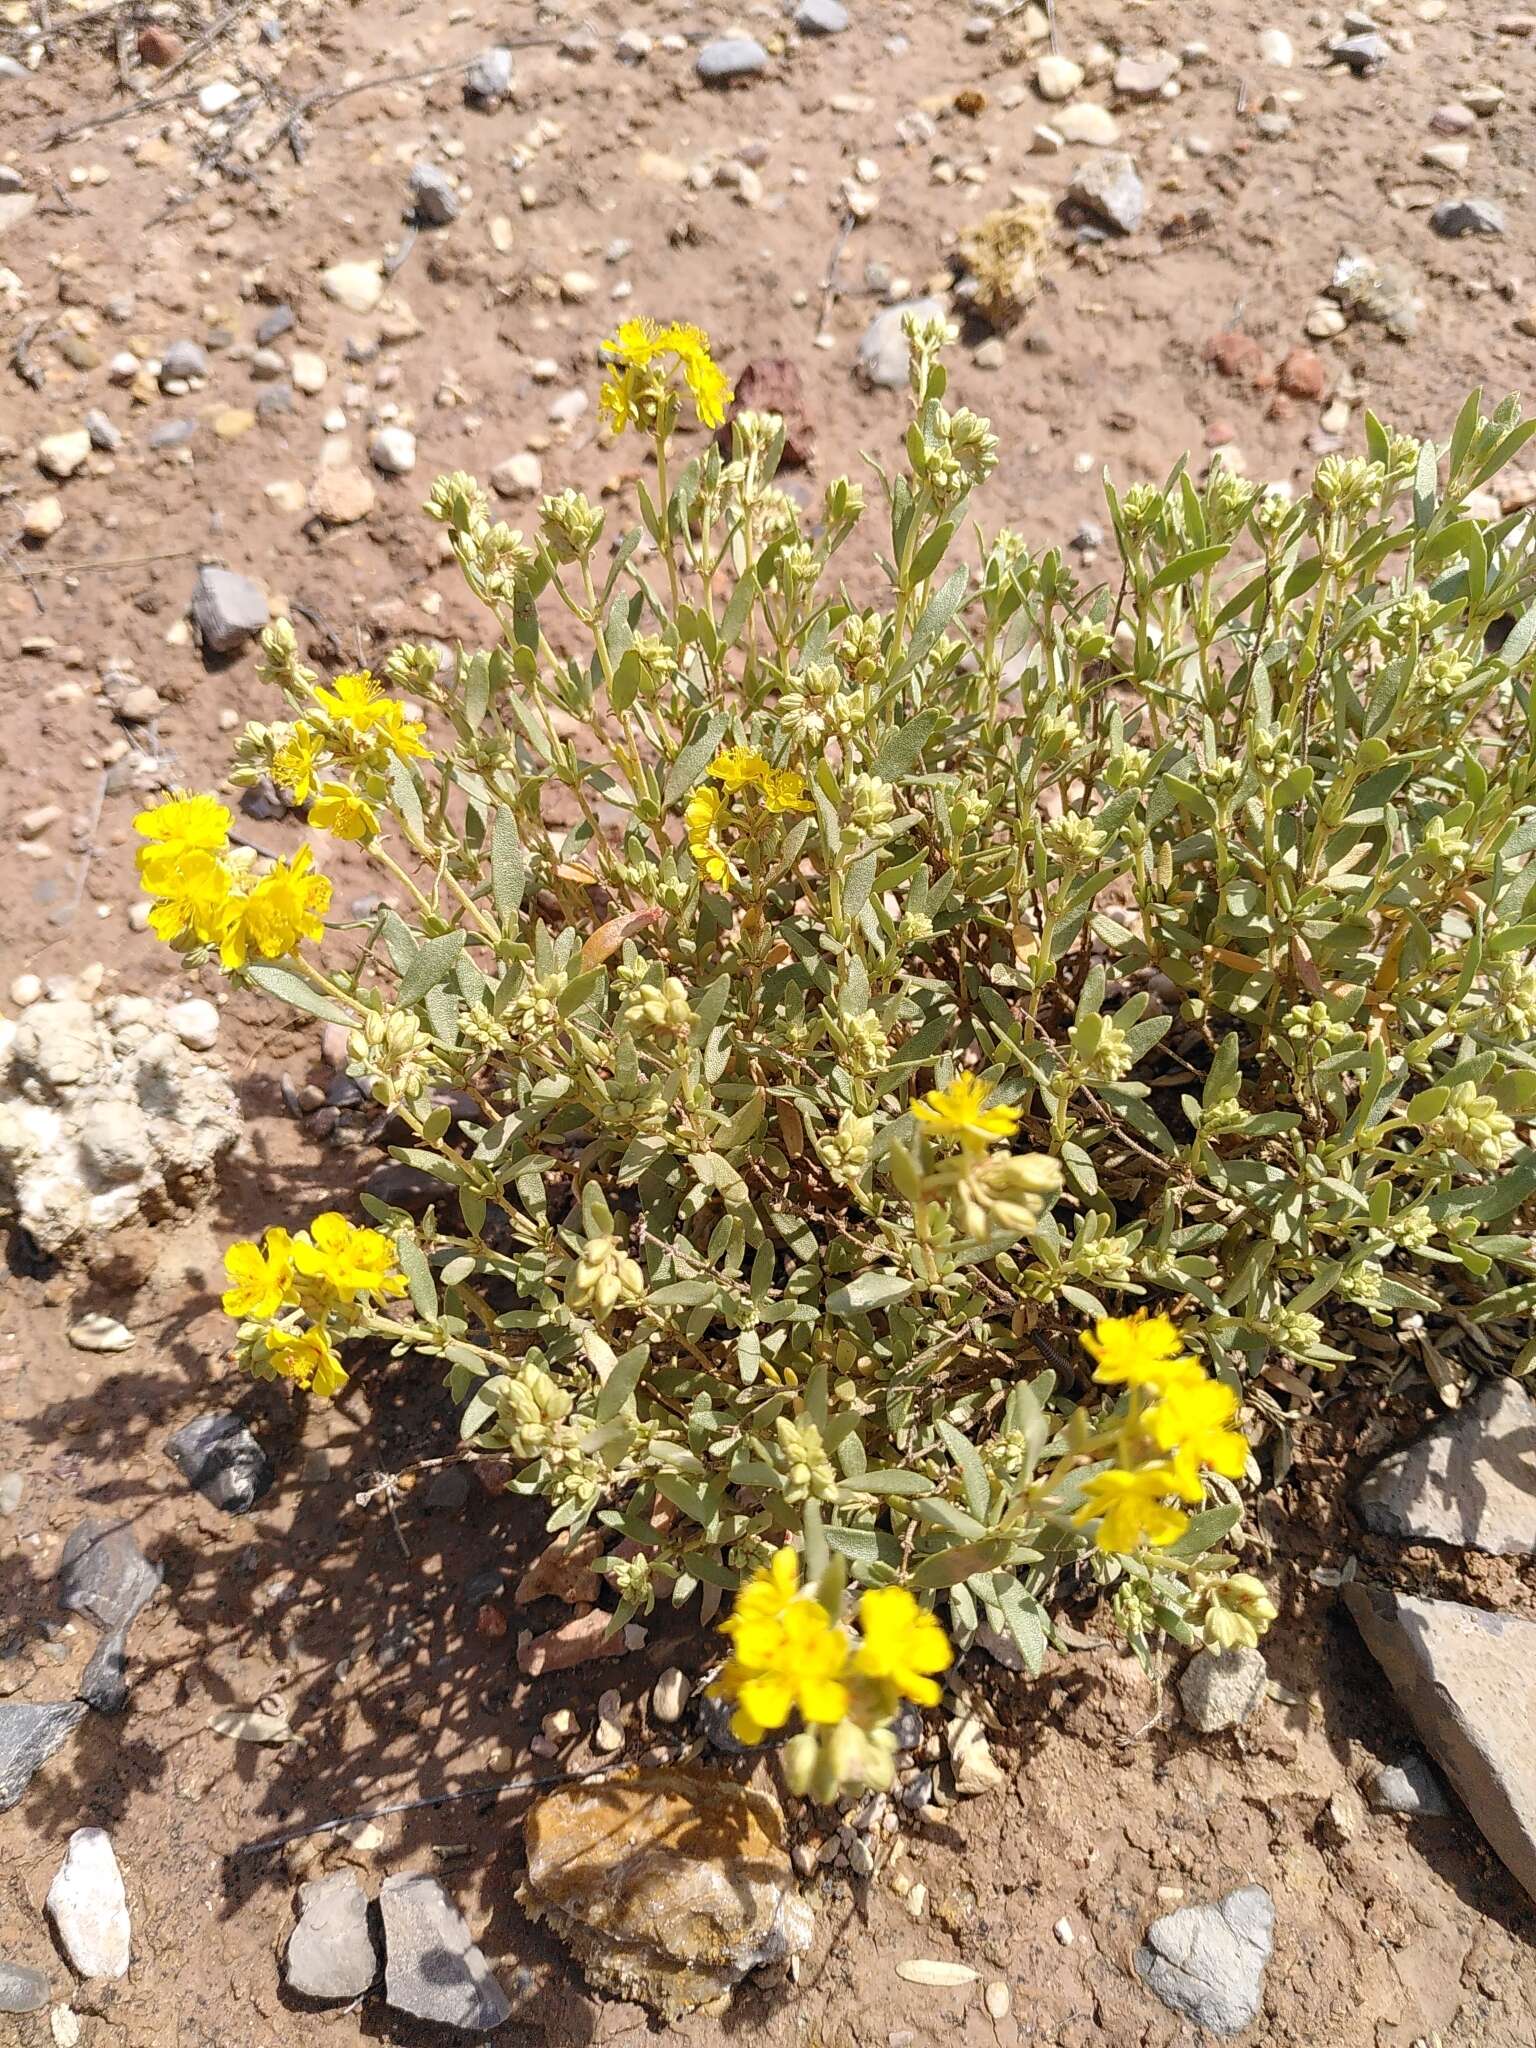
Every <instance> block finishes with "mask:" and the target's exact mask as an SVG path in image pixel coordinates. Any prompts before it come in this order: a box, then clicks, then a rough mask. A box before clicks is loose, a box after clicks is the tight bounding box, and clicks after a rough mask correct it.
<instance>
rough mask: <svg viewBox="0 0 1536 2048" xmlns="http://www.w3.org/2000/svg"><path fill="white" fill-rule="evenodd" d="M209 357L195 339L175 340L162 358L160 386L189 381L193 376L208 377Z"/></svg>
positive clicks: (162, 387)
mask: <svg viewBox="0 0 1536 2048" xmlns="http://www.w3.org/2000/svg"><path fill="white" fill-rule="evenodd" d="M207 374H208V358H207V356H206V355H205V354H204V353H203V351H202V349H201V348H199V347H198V345H197V343H196V342H195V341H173V342H172V343H171V345H170V347H169V348H168V349H167V350H166V352H165V354H164V355H163V356H162V357H161V358H160V386H161V389H162V390H163V389H164V388H165V386H166V385H167V384H173V383H177V382H180V383H183V384H185V383H188V382H190V380H191V379H192V378H193V377H206V376H207Z"/></svg>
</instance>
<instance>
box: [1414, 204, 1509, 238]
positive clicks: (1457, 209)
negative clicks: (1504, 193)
mask: <svg viewBox="0 0 1536 2048" xmlns="http://www.w3.org/2000/svg"><path fill="white" fill-rule="evenodd" d="M1429 224H1430V226H1431V227H1432V228H1433V229H1434V231H1435V233H1436V234H1437V235H1444V236H1445V237H1446V239H1447V240H1448V241H1457V240H1459V239H1460V237H1461V236H1463V235H1502V234H1503V233H1504V209H1503V207H1501V206H1497V205H1495V204H1494V202H1493V200H1491V199H1442V200H1441V202H1440V204H1439V205H1438V206H1437V207H1436V208H1435V210H1434V212H1433V213H1432V214H1431V215H1430V216H1429Z"/></svg>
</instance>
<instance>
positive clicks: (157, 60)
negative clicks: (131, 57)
mask: <svg viewBox="0 0 1536 2048" xmlns="http://www.w3.org/2000/svg"><path fill="white" fill-rule="evenodd" d="M185 48H186V44H185V43H184V42H183V41H182V40H181V37H180V36H178V35H173V34H172V33H171V31H170V30H169V29H168V28H161V27H159V25H158V24H157V23H155V22H152V21H151V22H146V23H145V25H144V26H143V28H141V29H140V30H139V56H140V57H141V58H142V59H143V61H144V62H145V63H146V64H149V65H151V66H153V68H154V69H155V70H156V71H163V70H164V69H165V67H166V65H167V64H174V63H175V62H176V59H177V58H178V57H179V56H180V55H181V54H182V52H183V50H185Z"/></svg>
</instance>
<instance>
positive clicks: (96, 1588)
mask: <svg viewBox="0 0 1536 2048" xmlns="http://www.w3.org/2000/svg"><path fill="white" fill-rule="evenodd" d="M162 1577H163V1573H162V1572H161V1570H160V1567H159V1566H158V1565H155V1564H151V1563H150V1561H149V1559H148V1558H147V1557H146V1556H145V1555H144V1553H143V1551H142V1550H140V1548H139V1544H138V1538H137V1537H136V1536H135V1535H134V1533H133V1530H132V1528H131V1526H130V1525H129V1524H128V1523H127V1522H106V1521H100V1520H98V1519H97V1517H96V1516H95V1515H87V1516H86V1517H85V1520H84V1521H83V1522H79V1523H77V1524H76V1526H75V1527H74V1528H73V1529H72V1530H71V1531H70V1534H69V1537H68V1539H67V1541H66V1542H65V1545H64V1549H63V1552H62V1554H61V1556H60V1558H59V1571H58V1579H59V1605H60V1606H61V1607H65V1608H68V1610H69V1611H70V1613H71V1614H83V1615H85V1616H86V1617H87V1619H88V1620H90V1621H93V1622H94V1623H95V1624H96V1626H97V1628H99V1629H100V1630H101V1631H102V1632H103V1634H110V1633H111V1632H112V1631H113V1630H114V1629H119V1628H127V1627H128V1626H129V1624H130V1623H131V1622H132V1621H134V1620H135V1619H136V1617H137V1616H138V1615H140V1614H141V1613H142V1612H143V1611H144V1609H145V1608H146V1607H147V1606H148V1605H149V1603H150V1601H151V1600H153V1599H154V1597H155V1594H156V1593H157V1592H158V1591H159V1590H160V1581H161V1579H162Z"/></svg>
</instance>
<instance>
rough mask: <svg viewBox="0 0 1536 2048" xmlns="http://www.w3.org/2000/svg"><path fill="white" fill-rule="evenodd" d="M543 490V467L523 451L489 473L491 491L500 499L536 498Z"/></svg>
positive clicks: (509, 457)
mask: <svg viewBox="0 0 1536 2048" xmlns="http://www.w3.org/2000/svg"><path fill="white" fill-rule="evenodd" d="M543 488H544V465H543V463H541V462H540V460H539V458H538V456H537V455H534V454H532V453H530V452H527V451H525V452H524V453H522V454H520V455H509V456H508V457H507V459H506V461H505V462H498V463H497V465H496V467H495V468H494V469H493V470H492V471H491V489H492V490H493V491H495V492H496V494H497V496H498V497H502V498H536V497H537V496H538V495H539V493H540V491H542V490H543Z"/></svg>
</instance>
